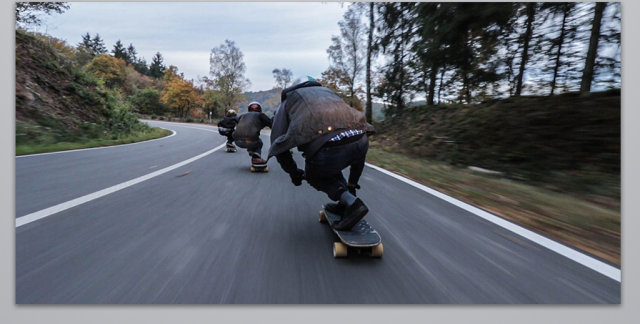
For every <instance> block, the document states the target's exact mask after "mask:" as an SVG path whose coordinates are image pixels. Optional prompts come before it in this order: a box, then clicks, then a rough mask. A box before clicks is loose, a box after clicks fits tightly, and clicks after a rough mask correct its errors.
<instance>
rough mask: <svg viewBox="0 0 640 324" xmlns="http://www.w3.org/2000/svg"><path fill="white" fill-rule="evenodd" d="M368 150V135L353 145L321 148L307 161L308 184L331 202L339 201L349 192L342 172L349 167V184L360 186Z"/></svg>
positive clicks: (306, 174)
mask: <svg viewBox="0 0 640 324" xmlns="http://www.w3.org/2000/svg"><path fill="white" fill-rule="evenodd" d="M368 150H369V139H368V138H367V136H366V135H364V136H362V138H360V139H359V140H358V141H356V142H353V143H348V144H344V145H339V146H330V147H323V148H321V149H320V150H319V151H318V152H317V153H316V154H315V155H314V156H313V157H312V158H310V159H307V160H306V163H305V177H306V180H307V182H308V183H309V184H310V185H311V186H312V187H314V188H316V189H317V190H319V191H322V192H324V193H326V194H327V195H328V196H329V198H330V199H331V200H334V201H337V200H339V199H340V196H341V195H342V193H343V192H345V191H346V190H347V181H346V180H345V178H344V176H343V175H342V170H343V169H346V168H347V167H349V168H350V169H349V183H350V184H354V185H355V184H358V180H360V176H361V175H362V170H363V169H364V162H365V158H366V156H367V151H368Z"/></svg>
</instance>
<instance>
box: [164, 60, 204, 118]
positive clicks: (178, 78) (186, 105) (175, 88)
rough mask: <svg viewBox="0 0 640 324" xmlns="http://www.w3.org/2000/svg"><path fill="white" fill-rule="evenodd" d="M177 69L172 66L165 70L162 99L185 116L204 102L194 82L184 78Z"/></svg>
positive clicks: (180, 115) (181, 115)
mask: <svg viewBox="0 0 640 324" xmlns="http://www.w3.org/2000/svg"><path fill="white" fill-rule="evenodd" d="M177 70H178V69H177V68H176V67H175V66H171V67H169V69H167V70H166V71H165V87H164V89H163V90H162V97H161V98H160V101H161V102H162V103H163V104H165V105H167V106H168V107H169V108H171V109H173V110H174V111H175V112H176V115H178V116H179V117H181V118H184V117H186V116H188V113H189V110H191V109H192V108H195V107H197V106H198V105H200V104H202V98H201V97H200V96H199V95H198V93H197V92H196V90H195V88H194V87H193V82H192V81H187V80H184V76H183V75H182V74H180V75H179V74H178V73H177Z"/></svg>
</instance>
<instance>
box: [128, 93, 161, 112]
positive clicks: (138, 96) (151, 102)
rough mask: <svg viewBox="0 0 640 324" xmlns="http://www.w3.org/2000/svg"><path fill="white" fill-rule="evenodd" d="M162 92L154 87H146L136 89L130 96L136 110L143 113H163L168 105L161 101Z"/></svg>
mask: <svg viewBox="0 0 640 324" xmlns="http://www.w3.org/2000/svg"><path fill="white" fill-rule="evenodd" d="M161 96H162V93H161V92H160V91H159V90H156V89H153V88H145V89H142V90H138V91H136V93H135V94H134V95H133V96H131V97H130V98H129V101H130V102H131V106H132V108H133V111H134V112H139V113H142V114H158V115H160V114H163V113H164V111H165V110H166V107H165V106H164V105H163V104H162V102H161V101H160V98H161Z"/></svg>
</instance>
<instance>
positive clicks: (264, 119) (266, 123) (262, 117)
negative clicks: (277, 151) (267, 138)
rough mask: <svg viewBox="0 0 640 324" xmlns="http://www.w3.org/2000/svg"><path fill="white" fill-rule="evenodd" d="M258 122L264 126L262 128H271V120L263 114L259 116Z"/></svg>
mask: <svg viewBox="0 0 640 324" xmlns="http://www.w3.org/2000/svg"><path fill="white" fill-rule="evenodd" d="M260 120H261V121H262V125H264V126H263V127H265V126H266V127H269V128H270V127H271V124H272V123H271V118H269V116H267V115H266V114H265V113H262V114H260Z"/></svg>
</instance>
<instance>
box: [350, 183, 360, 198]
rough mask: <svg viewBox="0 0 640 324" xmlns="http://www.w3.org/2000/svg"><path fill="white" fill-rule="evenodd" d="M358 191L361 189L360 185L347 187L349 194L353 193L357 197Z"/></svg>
mask: <svg viewBox="0 0 640 324" xmlns="http://www.w3.org/2000/svg"><path fill="white" fill-rule="evenodd" d="M356 189H360V185H357V184H348V185H347V190H349V193H351V194H352V195H354V196H355V195H356Z"/></svg>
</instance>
